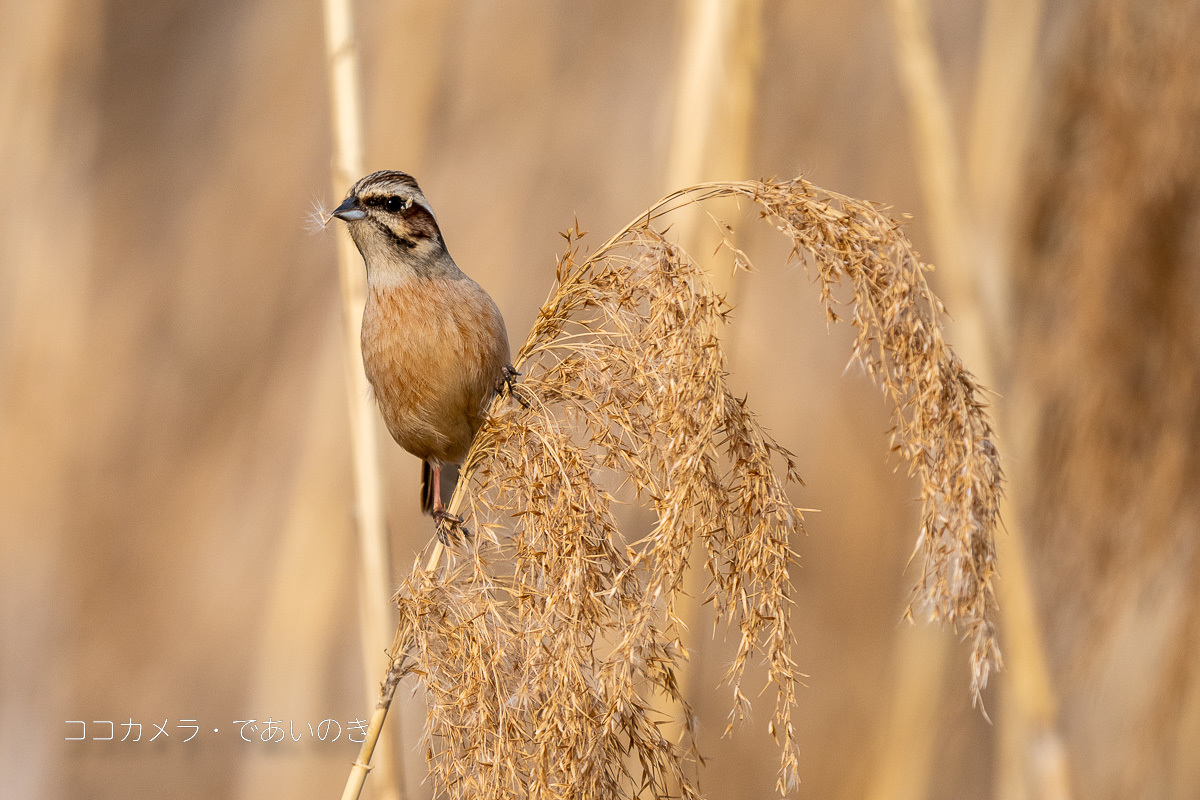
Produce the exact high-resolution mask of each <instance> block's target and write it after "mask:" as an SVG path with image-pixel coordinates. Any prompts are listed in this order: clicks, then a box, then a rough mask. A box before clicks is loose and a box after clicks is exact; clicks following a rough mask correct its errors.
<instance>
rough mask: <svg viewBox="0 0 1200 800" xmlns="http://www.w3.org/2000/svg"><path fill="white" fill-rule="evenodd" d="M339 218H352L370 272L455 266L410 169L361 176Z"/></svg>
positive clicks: (351, 228)
mask: <svg viewBox="0 0 1200 800" xmlns="http://www.w3.org/2000/svg"><path fill="white" fill-rule="evenodd" d="M333 216H335V217H337V218H338V219H340V220H343V221H344V222H346V224H347V227H348V228H349V231H350V236H351V238H353V239H354V244H355V245H356V246H357V247H358V251H359V252H360V253H362V257H363V260H364V261H365V262H366V264H367V274H368V276H372V275H374V276H377V277H382V276H383V274H385V273H391V272H396V271H400V272H404V271H415V272H416V273H417V274H421V275H429V274H433V273H437V272H439V271H444V270H446V269H449V268H451V267H453V263H454V262H453V261H451V260H450V258H449V254H448V253H447V252H446V243H445V241H444V240H443V239H442V232H441V229H439V228H438V224H437V218H436V217H434V215H433V209H431V208H430V207H429V201H427V200H426V199H425V195H424V194H422V192H421V187H419V186H418V185H417V182H416V181H415V180H414V179H413V177H412V176H411V175H409V174H407V173H405V172H397V171H394V170H384V171H382V172H373V173H371V174H370V175H368V176H366V177H365V178H363V179H361V180H360V181H358V183H356V184H354V185H353V186H352V187H350V191H349V192H348V193H347V194H346V199H345V200H343V201H342V204H341V205H340V206H338V207H337V208H335V209H334V210H333ZM446 262H449V263H448V264H447V263H446ZM453 268H454V269H457V267H453Z"/></svg>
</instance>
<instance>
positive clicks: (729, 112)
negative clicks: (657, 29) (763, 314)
mask: <svg viewBox="0 0 1200 800" xmlns="http://www.w3.org/2000/svg"><path fill="white" fill-rule="evenodd" d="M761 19H762V0H691V2H689V3H688V4H687V5H686V6H685V8H684V30H683V38H682V47H681V51H680V59H679V66H678V71H677V73H676V75H677V78H676V83H675V118H674V121H673V123H672V134H671V144H670V150H669V151H668V155H667V175H666V183H667V186H668V187H669V188H674V187H677V186H692V185H694V184H697V183H700V182H701V181H708V180H719V179H729V180H740V179H742V178H745V177H746V172H747V170H748V168H749V160H750V159H749V154H750V141H751V136H750V133H751V124H752V121H753V117H754V107H755V97H756V91H755V89H756V85H757V83H758V72H759V65H760V62H761V50H762V45H761V42H760V35H761V31H760V28H761ZM708 221H710V220H708V212H706V211H705V210H704V209H702V208H700V207H699V206H691V207H688V208H684V209H681V210H680V211H679V213H678V215H677V220H676V221H675V224H674V227H673V231H674V233H675V236H676V238H677V240H678V241H679V242H681V243H682V244H683V246H684V247H686V248H689V249H691V250H692V251H693V252H694V254H695V255H696V256H697V257H699V258H707V257H708V256H709V255H710V254H711V253H712V251H713V250H714V249H716V247H717V246H718V245H719V244H720V241H721V239H720V232H719V229H718V227H717V226H716V225H715V224H709V225H707V226H706V225H705V224H704V223H705V222H708ZM709 277H710V280H711V281H712V283H713V288H714V289H716V291H717V293H718V294H721V295H724V294H726V293H727V292H728V291H729V290H730V288H731V282H732V278H733V270H732V268H731V269H719V270H710V271H709Z"/></svg>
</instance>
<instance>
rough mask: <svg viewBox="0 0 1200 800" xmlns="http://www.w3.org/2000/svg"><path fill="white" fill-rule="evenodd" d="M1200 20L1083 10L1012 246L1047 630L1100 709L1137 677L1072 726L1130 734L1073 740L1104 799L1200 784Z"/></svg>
mask: <svg viewBox="0 0 1200 800" xmlns="http://www.w3.org/2000/svg"><path fill="white" fill-rule="evenodd" d="M1197 31H1200V2H1197V0H1164V2H1159V3H1143V2H1139V0H1095V2H1092V3H1090V4H1088V5H1087V6H1086V9H1085V13H1084V15H1083V19H1082V22H1081V24H1080V25H1079V32H1078V36H1077V38H1076V39H1075V40H1074V42H1073V43H1072V45H1071V46H1070V48H1069V50H1068V53H1067V55H1068V58H1067V61H1066V63H1065V65H1064V67H1063V68H1062V69H1061V70H1059V72H1058V74H1057V75H1056V82H1055V91H1054V93H1053V94H1052V96H1051V98H1050V102H1049V103H1048V107H1047V112H1046V130H1047V134H1046V135H1045V136H1044V137H1043V140H1042V141H1041V142H1040V147H1039V151H1038V153H1037V157H1036V159H1035V161H1034V169H1033V171H1032V180H1031V181H1030V185H1029V187H1028V194H1027V196H1028V199H1029V202H1028V209H1029V214H1028V219H1027V220H1026V225H1025V228H1024V230H1023V231H1022V237H1021V241H1020V242H1019V245H1020V247H1021V248H1022V250H1023V256H1024V259H1023V263H1022V267H1023V272H1022V273H1020V274H1019V275H1018V278H1019V281H1018V288H1019V290H1020V292H1021V296H1020V298H1019V299H1020V302H1019V303H1018V307H1019V308H1020V309H1021V310H1022V314H1021V315H1020V317H1019V318H1018V320H1017V322H1018V335H1019V337H1020V338H1019V342H1020V347H1019V351H1020V352H1021V353H1022V354H1023V355H1024V358H1023V360H1022V361H1020V362H1019V363H1018V364H1017V365H1016V371H1017V374H1018V377H1019V378H1020V379H1022V380H1024V381H1026V382H1027V383H1028V387H1027V389H1028V394H1029V396H1030V397H1032V398H1035V399H1036V406H1035V409H1034V410H1035V416H1036V419H1037V429H1036V431H1035V432H1034V437H1033V438H1034V441H1033V447H1034V453H1033V458H1031V459H1030V462H1031V463H1032V464H1033V465H1035V467H1036V469H1037V472H1036V474H1035V480H1033V481H1031V482H1030V486H1031V489H1032V490H1033V491H1031V492H1030V501H1029V503H1028V504H1027V507H1025V508H1023V509H1022V511H1023V513H1024V514H1025V515H1026V516H1027V518H1028V519H1029V521H1030V523H1031V524H1030V527H1035V528H1036V529H1037V530H1039V532H1040V533H1041V537H1040V540H1038V541H1037V542H1036V545H1037V546H1038V547H1039V548H1040V553H1039V556H1040V557H1039V558H1038V559H1037V563H1038V564H1039V565H1040V567H1041V569H1040V570H1039V572H1038V579H1039V584H1040V585H1041V589H1042V595H1043V598H1044V601H1045V602H1044V603H1043V608H1044V609H1045V612H1046V618H1047V622H1048V629H1049V630H1050V632H1051V636H1050V637H1049V640H1050V641H1051V642H1053V643H1054V644H1055V650H1054V655H1055V656H1056V658H1055V661H1056V662H1057V663H1056V667H1058V671H1059V673H1060V674H1061V675H1063V676H1064V677H1063V678H1062V679H1061V682H1062V684H1063V685H1064V687H1066V689H1065V691H1064V694H1065V695H1066V696H1067V697H1068V700H1070V699H1071V697H1072V695H1083V696H1084V698H1085V699H1084V700H1082V701H1081V705H1084V706H1090V705H1091V703H1092V701H1093V697H1094V689H1092V688H1091V687H1093V686H1094V685H1095V683H1096V682H1097V678H1096V675H1097V674H1102V670H1104V669H1106V668H1107V669H1110V670H1114V671H1117V672H1119V674H1120V676H1121V678H1120V680H1121V684H1122V685H1123V686H1125V687H1127V690H1126V692H1127V693H1125V694H1122V693H1117V692H1113V693H1111V696H1109V697H1108V698H1107V699H1106V703H1105V706H1106V709H1105V714H1104V716H1103V717H1100V718H1097V717H1095V716H1088V717H1086V722H1085V723H1083V725H1080V726H1079V727H1095V726H1096V725H1097V719H1102V720H1103V723H1102V724H1103V726H1104V727H1111V728H1112V729H1114V730H1129V731H1130V733H1129V734H1128V738H1127V740H1123V739H1121V738H1119V737H1114V738H1112V739H1108V740H1088V739H1087V738H1086V737H1085V736H1079V737H1078V739H1079V742H1078V743H1076V744H1075V749H1076V753H1075V754H1074V758H1075V760H1076V761H1077V762H1078V763H1080V764H1083V765H1086V766H1087V767H1088V768H1081V769H1080V770H1079V773H1080V775H1081V778H1082V785H1083V787H1084V789H1085V790H1091V792H1092V794H1093V796H1097V797H1133V796H1160V795H1158V794H1155V793H1156V792H1166V793H1168V794H1170V796H1180V797H1182V796H1193V795H1194V794H1195V791H1196V776H1195V773H1192V774H1191V777H1190V778H1185V777H1181V773H1180V772H1179V771H1177V770H1173V769H1172V760H1173V758H1175V756H1173V754H1174V753H1180V754H1182V753H1185V752H1187V753H1190V752H1191V750H1192V749H1194V748H1193V742H1194V737H1195V733H1194V727H1193V728H1192V729H1189V728H1188V725H1189V724H1192V723H1189V722H1188V719H1189V717H1191V718H1194V711H1192V712H1189V711H1187V708H1188V705H1187V704H1188V703H1189V702H1190V703H1191V704H1192V706H1191V707H1192V708H1193V709H1194V707H1195V706H1194V704H1195V691H1196V686H1197V685H1198V684H1197V675H1198V673H1197V669H1196V666H1195V665H1196V656H1197V652H1198V649H1200V547H1197V540H1196V536H1195V532H1196V528H1197V524H1198V522H1200V503H1198V502H1197V498H1200V317H1198V316H1197V312H1196V309H1197V303H1198V302H1200V91H1197V86H1200V48H1198V47H1197V46H1196V34H1197ZM1153 596H1157V597H1159V598H1161V597H1164V596H1166V597H1172V596H1177V597H1178V598H1179V599H1178V600H1175V601H1172V602H1171V603H1170V604H1169V605H1168V606H1167V607H1166V608H1167V610H1166V611H1165V613H1167V614H1169V615H1170V619H1169V622H1168V624H1167V625H1166V626H1163V630H1164V631H1165V632H1166V633H1165V640H1164V641H1165V644H1163V645H1161V646H1159V645H1158V644H1157V643H1156V641H1155V639H1154V638H1153V635H1152V634H1151V633H1147V632H1146V631H1144V630H1135V631H1133V632H1132V633H1131V631H1130V627H1131V625H1132V626H1134V627H1135V628H1136V627H1144V628H1148V629H1150V630H1151V631H1153V630H1154V629H1155V625H1154V624H1147V623H1153V622H1155V621H1154V620H1153V619H1148V618H1147V616H1145V615H1144V612H1143V614H1141V615H1139V613H1138V608H1139V606H1143V604H1144V603H1145V602H1146V601H1147V600H1148V599H1150V598H1152V597H1153ZM1131 620H1133V622H1132V623H1131ZM1131 643H1132V644H1131ZM1135 648H1136V653H1133V652H1130V651H1132V650H1134V649H1135ZM1122 651H1124V652H1122ZM1110 661H1115V665H1113V664H1110V663H1109V662H1110ZM1085 676H1086V677H1085ZM1085 687H1086V689H1085V691H1086V694H1085V691H1080V690H1081V689H1084V688H1085ZM1189 698H1191V699H1190V700H1189ZM1176 743H1183V747H1182V749H1179V750H1176V746H1177V745H1176ZM1172 776H1174V777H1172ZM1172 780H1174V781H1177V782H1178V783H1176V784H1175V785H1174V786H1171V783H1170V782H1171V781H1172ZM1089 781H1090V785H1089V783H1088V782H1089ZM1161 796H1166V794H1163V795H1161Z"/></svg>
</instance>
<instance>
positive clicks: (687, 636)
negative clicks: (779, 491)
mask: <svg viewBox="0 0 1200 800" xmlns="http://www.w3.org/2000/svg"><path fill="white" fill-rule="evenodd" d="M761 26H762V0H691V2H689V3H688V4H687V5H686V6H685V8H684V28H683V38H682V48H681V52H680V59H679V66H678V71H677V73H676V82H675V89H676V93H675V119H674V122H673V131H672V135H671V145H670V150H669V153H668V161H667V184H668V188H674V187H677V186H691V185H694V184H697V183H700V182H701V181H705V180H714V179H717V178H721V177H728V178H743V177H746V173H747V172H748V170H749V162H750V142H751V128H752V123H753V117H754V108H755V98H756V94H757V92H756V88H757V83H758V73H759V66H760V63H761V60H762V59H761V56H762V53H761V50H762V45H761V41H760V40H761ZM709 213H710V212H708V211H706V210H705V209H703V208H701V207H700V206H699V205H690V206H687V207H685V208H682V209H680V210H679V212H678V213H677V215H676V216H677V219H676V222H675V224H674V226H673V231H674V233H675V236H676V238H677V240H678V241H679V243H680V244H681V245H682V246H683V247H684V249H686V250H688V251H690V252H691V253H693V254H695V256H697V257H698V258H707V257H709V256H710V255H712V253H713V251H714V250H716V249H718V248H719V247H720V245H721V241H722V237H723V233H722V232H721V231H720V229H719V228H718V227H717V226H716V225H715V224H711V223H710V224H708V225H705V224H704V223H705V222H710V220H708V215H709ZM707 263H709V264H711V265H712V266H711V267H710V268H708V269H707V270H706V271H707V274H708V278H709V281H710V282H711V283H712V285H713V288H714V289H715V290H716V292H717V293H718V294H720V295H723V296H725V297H729V296H730V294H731V291H732V289H733V273H734V268H733V264H732V262H730V263H728V264H720V265H719V264H718V263H717V262H715V261H709V262H707ZM722 338H723V339H724V340H725V346H726V348H727V349H732V342H731V341H730V334H729V332H728V331H725V332H722ZM694 549H695V552H693V559H699V560H702V559H703V552H702V551H703V548H702V547H701V545H700V544H699V543H697V544H696V546H695V548H694ZM705 582H706V578H705V575H704V572H703V571H702V570H698V569H692V570H689V571H688V572H687V573H686V575H685V577H684V589H683V596H682V598H681V601H680V603H679V608H678V611H679V616H680V618H681V619H683V620H684V621H685V623H686V624H687V626H688V630H687V631H682V632H681V636H682V638H683V639H684V641H685V644H686V646H687V648H688V650H689V651H690V652H691V654H692V657H691V658H689V659H688V660H687V661H686V662H684V664H683V666H682V668H681V669H680V670H679V672H678V675H677V677H678V682H679V693H680V696H681V697H683V698H685V699H686V700H688V701H689V703H691V702H693V701H694V700H695V697H694V692H695V682H696V679H695V674H696V672H697V670H698V669H699V668H700V666H701V663H702V652H701V649H702V647H703V642H704V639H703V637H696V636H695V635H694V633H693V632H694V631H696V630H699V628H700V622H701V619H700V618H701V612H702V608H703V606H702V602H703V600H704V594H705ZM663 702H664V705H667V704H669V701H668V700H667V699H666V698H663ZM662 711H663V716H664V717H665V718H666V719H668V720H669V723H668V724H667V726H666V729H667V735H668V737H669V738H671V739H672V740H675V741H678V740H679V739H680V738H681V737H682V735H683V732H684V728H685V724H684V720H682V719H681V718H680V716H679V714H678V713H675V712H676V710H675V709H667V708H663V709H662Z"/></svg>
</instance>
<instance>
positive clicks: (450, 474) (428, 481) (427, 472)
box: [421, 461, 458, 516]
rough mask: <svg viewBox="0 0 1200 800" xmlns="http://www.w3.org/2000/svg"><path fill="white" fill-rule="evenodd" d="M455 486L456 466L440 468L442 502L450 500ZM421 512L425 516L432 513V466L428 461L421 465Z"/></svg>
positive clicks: (448, 465) (456, 477)
mask: <svg viewBox="0 0 1200 800" xmlns="http://www.w3.org/2000/svg"><path fill="white" fill-rule="evenodd" d="M456 485H458V465H457V464H446V465H444V466H443V467H442V502H447V501H449V500H450V496H451V495H453V494H454V487H455V486H456ZM421 512H422V513H424V514H425V515H426V516H428V515H430V514H432V513H433V465H431V464H430V463H429V462H428V461H426V462H424V463H423V464H421Z"/></svg>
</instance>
